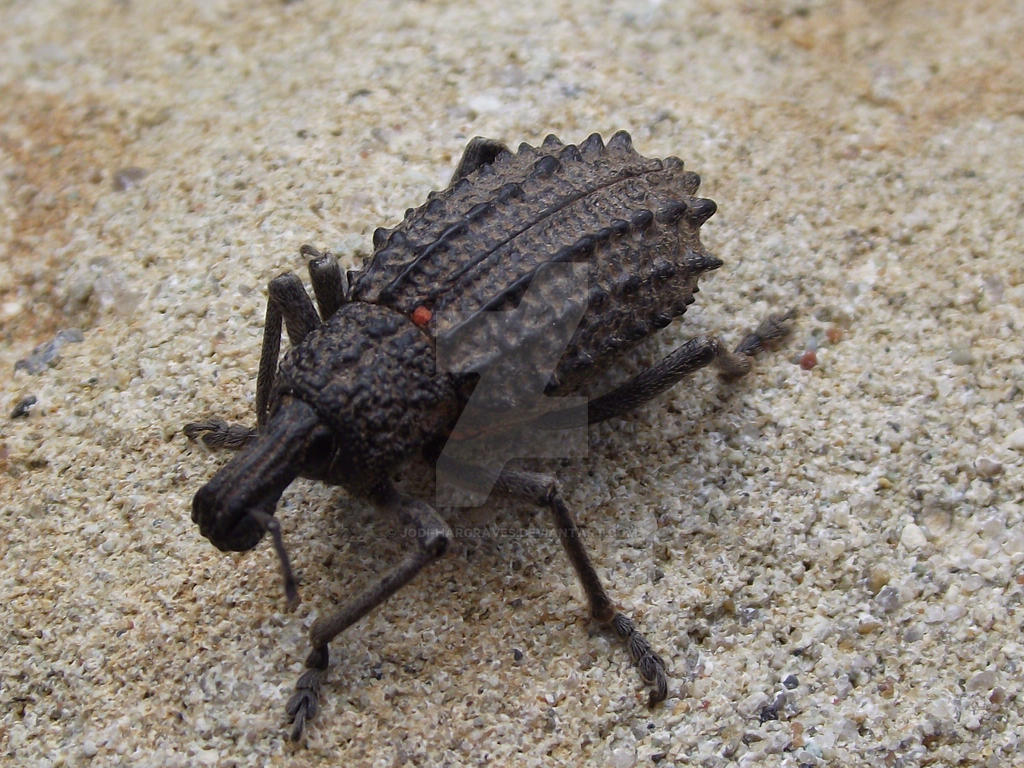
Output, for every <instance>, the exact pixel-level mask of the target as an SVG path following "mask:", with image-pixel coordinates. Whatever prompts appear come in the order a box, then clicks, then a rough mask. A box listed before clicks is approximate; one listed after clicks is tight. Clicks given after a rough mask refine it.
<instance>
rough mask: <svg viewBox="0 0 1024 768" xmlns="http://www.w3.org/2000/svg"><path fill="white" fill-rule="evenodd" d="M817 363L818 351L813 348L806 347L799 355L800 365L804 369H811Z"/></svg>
mask: <svg viewBox="0 0 1024 768" xmlns="http://www.w3.org/2000/svg"><path fill="white" fill-rule="evenodd" d="M817 364H818V353H817V352H815V351H814V350H813V349H808V350H807V351H806V352H804V353H803V354H802V355H801V356H800V367H801V368H803V369H804V370H805V371H809V370H811V368H813V367H814V366H816V365H817Z"/></svg>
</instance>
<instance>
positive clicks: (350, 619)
mask: <svg viewBox="0 0 1024 768" xmlns="http://www.w3.org/2000/svg"><path fill="white" fill-rule="evenodd" d="M375 497H376V498H375V499H374V500H375V501H376V503H377V504H378V505H379V506H381V507H383V508H385V509H388V510H391V511H393V512H395V513H396V514H397V515H398V517H399V518H400V519H401V521H402V523H403V524H404V525H406V526H407V527H408V529H409V530H411V531H413V533H414V535H415V538H416V545H417V546H416V550H415V551H414V552H411V553H409V554H408V555H406V556H405V558H404V559H402V560H401V561H400V562H399V563H398V565H396V566H395V567H394V568H392V569H391V570H390V571H389V572H388V573H387V574H385V575H384V577H383V578H382V579H381V580H380V581H378V582H377V583H376V584H374V585H373V586H371V587H369V588H367V589H365V590H363V591H362V592H361V593H360V594H359V595H357V596H356V597H355V598H354V599H353V600H351V601H349V602H348V603H347V604H346V605H344V606H342V607H341V609H339V610H338V611H337V612H335V613H333V614H330V615H327V616H324V617H322V618H320V619H319V620H317V622H316V623H315V624H314V625H313V627H312V629H310V631H309V639H310V642H311V643H312V645H313V650H312V651H310V654H309V656H308V657H307V658H306V671H305V672H304V673H303V674H302V677H300V678H299V681H298V682H297V683H296V684H295V693H294V694H293V695H292V697H291V698H290V699H289V700H288V704H287V712H288V716H289V717H290V718H291V720H292V723H293V725H292V731H291V738H292V740H293V741H296V740H298V738H299V736H301V735H302V729H303V727H304V726H305V723H306V721H307V720H311V719H312V718H313V717H314V716H315V715H316V713H317V710H318V709H319V700H320V685H321V683H322V682H323V679H324V676H325V675H326V674H327V663H328V658H329V656H328V651H327V644H328V643H330V642H331V640H333V639H334V638H335V637H337V635H338V634H339V633H341V632H342V631H343V630H345V629H346V628H347V627H349V626H350V625H352V624H354V623H355V622H357V621H358V620H359V619H361V618H362V617H363V616H365V615H366V614H368V613H369V612H370V611H372V610H373V609H374V608H376V607H377V606H378V605H380V604H381V603H383V602H384V601H385V600H387V599H388V598H389V597H391V595H393V594H394V593H395V592H396V591H398V589H400V588H401V587H402V586H404V585H405V584H407V583H408V582H409V581H410V580H412V578H413V577H414V576H415V575H416V574H417V573H419V572H420V570H421V569H422V568H423V567H424V566H425V565H427V564H428V563H430V562H432V561H434V560H436V559H437V558H439V557H440V556H441V555H443V554H444V552H445V550H446V549H447V548H448V543H449V542H450V541H451V540H452V538H453V536H452V531H451V528H449V527H448V523H446V522H445V521H444V520H443V519H441V517H440V515H438V514H437V512H436V511H434V509H433V508H432V507H430V506H429V505H428V504H426V503H425V502H422V501H419V500H417V499H412V498H409V497H406V496H402V495H401V494H399V493H398V492H397V491H396V490H395V489H394V488H393V487H392V486H391V484H390V483H385V484H384V485H382V486H381V487H380V489H379V490H378V491H377V493H376V494H375Z"/></svg>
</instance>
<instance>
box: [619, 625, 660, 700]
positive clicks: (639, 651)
mask: <svg viewBox="0 0 1024 768" xmlns="http://www.w3.org/2000/svg"><path fill="white" fill-rule="evenodd" d="M612 627H613V628H614V629H615V633H616V634H617V635H618V636H619V637H620V638H622V639H623V640H624V641H625V643H626V646H627V647H628V648H629V655H630V656H631V657H632V659H633V664H634V665H636V668H637V670H638V671H639V672H640V677H641V678H643V681H644V682H645V683H647V685H649V686H651V687H652V690H651V695H650V697H649V698H648V700H647V704H648V706H652V707H653V706H654V705H655V704H657V703H658V702H661V701H664V700H665V698H666V697H667V696H668V674H667V673H666V671H665V662H664V661H662V659H661V656H659V655H658V654H657V653H655V652H654V649H652V648H651V644H650V643H648V642H647V638H645V637H644V636H643V635H641V634H640V633H639V632H637V630H636V625H635V624H634V623H633V620H632V619H630V618H629V617H628V616H626V615H625V614H622V613H616V614H615V616H614V617H613V618H612Z"/></svg>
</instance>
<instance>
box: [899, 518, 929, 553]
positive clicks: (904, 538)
mask: <svg viewBox="0 0 1024 768" xmlns="http://www.w3.org/2000/svg"><path fill="white" fill-rule="evenodd" d="M927 543H928V539H926V538H925V535H924V531H922V530H921V526H919V525H916V524H914V523H908V524H907V525H906V526H905V527H904V528H903V532H902V533H901V534H900V544H902V545H903V548H904V549H908V550H910V551H913V550H915V549H921V548H922V547H923V546H924V545H925V544H927Z"/></svg>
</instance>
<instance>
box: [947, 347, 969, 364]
mask: <svg viewBox="0 0 1024 768" xmlns="http://www.w3.org/2000/svg"><path fill="white" fill-rule="evenodd" d="M949 360H950V362H952V363H953V365H970V364H971V363H973V362H974V357H973V356H972V355H971V349H970V347H957V348H956V349H954V350H953V352H952V354H951V355H950V356H949Z"/></svg>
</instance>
